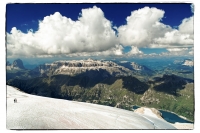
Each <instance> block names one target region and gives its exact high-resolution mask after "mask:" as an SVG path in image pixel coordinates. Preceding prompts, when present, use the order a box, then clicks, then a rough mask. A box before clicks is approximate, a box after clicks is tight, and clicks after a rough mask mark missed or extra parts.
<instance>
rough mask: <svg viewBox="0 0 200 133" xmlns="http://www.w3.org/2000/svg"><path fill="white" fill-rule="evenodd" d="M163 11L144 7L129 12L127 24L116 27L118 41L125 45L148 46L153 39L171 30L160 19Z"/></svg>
mask: <svg viewBox="0 0 200 133" xmlns="http://www.w3.org/2000/svg"><path fill="white" fill-rule="evenodd" d="M164 13H165V12H164V11H163V10H160V9H157V8H149V7H144V8H142V9H139V10H135V11H132V12H131V15H130V16H128V17H127V18H126V21H127V24H126V25H122V26H120V27H119V28H118V32H119V33H118V35H119V40H120V43H121V44H123V45H125V46H137V47H145V46H147V47H149V44H151V43H152V41H153V39H154V38H155V37H157V36H162V35H164V34H165V33H166V32H167V31H171V27H170V26H168V25H164V24H162V23H161V22H160V21H161V19H162V18H163V16H164Z"/></svg>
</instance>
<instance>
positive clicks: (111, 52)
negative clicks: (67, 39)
mask: <svg viewBox="0 0 200 133" xmlns="http://www.w3.org/2000/svg"><path fill="white" fill-rule="evenodd" d="M123 49H124V48H123V46H122V45H115V47H113V48H111V49H108V50H105V51H101V52H80V53H72V54H68V55H67V56H70V57H77V56H88V57H89V56H122V55H123Z"/></svg>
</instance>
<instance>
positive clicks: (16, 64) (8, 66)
mask: <svg viewBox="0 0 200 133" xmlns="http://www.w3.org/2000/svg"><path fill="white" fill-rule="evenodd" d="M6 69H7V70H13V69H14V70H15V69H25V67H24V65H23V62H22V60H20V59H17V60H14V61H13V63H12V64H11V63H10V62H9V61H7V62H6Z"/></svg>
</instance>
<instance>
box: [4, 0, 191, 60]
mask: <svg viewBox="0 0 200 133" xmlns="http://www.w3.org/2000/svg"><path fill="white" fill-rule="evenodd" d="M192 9H193V8H192V7H191V3H182V4H180V3H177V4H172V3H168V4H160V3H159V4H147V3H145V4H138V3H128V4H127V3H120V4H119V3H118V4H114V3H111V4H99V3H95V4H7V6H6V32H7V58H13V57H19V58H20V57H26V58H52V57H55V56H56V57H59V56H61V57H65V56H66V57H74V56H82V55H83V56H84V57H87V56H117V57H122V56H123V57H124V56H128V57H130V58H131V57H137V56H140V57H141V56H144V57H145V56H147V57H148V56H149V55H151V56H170V55H173V56H174V55H177V56H182V55H184V56H185V55H188V56H193V39H194V38H193V25H192V24H193V11H192ZM56 12H57V13H56ZM131 12H132V13H131ZM102 14H103V15H102ZM149 16H150V17H149ZM45 18H46V19H45ZM68 19H70V21H68ZM64 21H67V22H64ZM69 25H70V26H69ZM14 27H15V28H14ZM116 31H117V32H116ZM113 32H115V33H113ZM86 35H87V36H86ZM188 53H189V54H188Z"/></svg>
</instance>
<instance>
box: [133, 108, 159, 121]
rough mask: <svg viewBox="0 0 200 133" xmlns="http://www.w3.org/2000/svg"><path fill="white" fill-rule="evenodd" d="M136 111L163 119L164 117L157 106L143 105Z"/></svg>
mask: <svg viewBox="0 0 200 133" xmlns="http://www.w3.org/2000/svg"><path fill="white" fill-rule="evenodd" d="M134 112H135V113H140V114H144V115H149V116H152V117H155V118H159V119H163V118H162V114H161V113H160V111H158V110H157V109H155V108H146V107H141V108H138V109H136V110H135V111H134Z"/></svg>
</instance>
